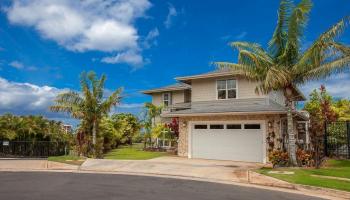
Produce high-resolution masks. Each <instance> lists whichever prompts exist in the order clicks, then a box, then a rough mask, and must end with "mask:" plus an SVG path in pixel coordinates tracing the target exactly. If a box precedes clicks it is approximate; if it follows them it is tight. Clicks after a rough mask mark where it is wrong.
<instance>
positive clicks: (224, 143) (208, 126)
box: [143, 70, 308, 163]
mask: <svg viewBox="0 0 350 200" xmlns="http://www.w3.org/2000/svg"><path fill="white" fill-rule="evenodd" d="M175 79H176V80H177V82H178V83H176V84H174V85H170V86H166V87H162V88H157V89H151V90H147V91H143V93H144V94H149V95H151V96H152V103H153V104H155V105H163V106H164V108H165V109H164V110H163V112H162V114H161V120H160V121H163V122H166V121H170V120H171V118H174V117H176V118H178V120H179V140H178V155H179V156H187V157H189V158H204V159H218V160H236V161H249V162H263V163H265V162H266V161H267V152H268V150H269V148H271V147H270V146H269V144H267V143H268V142H267V140H266V138H267V136H272V135H273V136H274V137H272V140H275V141H276V145H275V146H274V148H281V149H282V148H284V145H285V144H286V143H288V142H287V133H286V130H287V126H286V107H285V97H284V94H283V92H281V91H273V92H271V93H269V94H258V93H256V92H255V89H256V86H257V85H258V83H257V82H252V81H248V80H247V79H245V78H244V77H243V76H242V75H240V74H239V73H236V72H232V71H228V70H216V71H213V72H209V73H205V74H199V75H193V76H184V77H177V78H175ZM293 93H294V96H295V101H303V100H305V97H304V95H303V94H302V93H301V92H300V91H299V90H298V89H297V88H295V90H294V91H293ZM293 113H294V122H295V125H294V129H295V132H296V133H299V134H297V139H298V140H297V141H298V142H299V143H300V144H303V143H304V145H305V144H306V143H308V139H307V138H308V136H307V128H305V127H307V126H306V123H307V117H305V115H303V114H302V113H300V112H298V111H296V109H295V110H294V112H293ZM300 127H301V128H300ZM270 140H271V137H270Z"/></svg>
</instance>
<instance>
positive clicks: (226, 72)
mask: <svg viewBox="0 0 350 200" xmlns="http://www.w3.org/2000/svg"><path fill="white" fill-rule="evenodd" d="M239 74H242V73H241V72H239V71H232V70H231V69H229V68H225V69H216V70H213V71H210V72H206V73H203V74H197V75H191V76H180V77H176V78H175V79H176V80H178V81H182V82H186V81H190V80H194V79H201V78H212V77H213V78H214V77H218V76H226V75H227V76H230V75H239Z"/></svg>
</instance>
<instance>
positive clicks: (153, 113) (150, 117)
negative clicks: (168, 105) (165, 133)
mask: <svg viewBox="0 0 350 200" xmlns="http://www.w3.org/2000/svg"><path fill="white" fill-rule="evenodd" d="M145 109H146V119H145V121H144V127H145V129H146V130H147V136H148V140H149V142H150V143H152V136H151V130H152V127H155V126H156V118H157V117H158V116H160V114H161V113H162V109H163V106H156V105H154V104H152V103H145ZM145 147H146V140H145Z"/></svg>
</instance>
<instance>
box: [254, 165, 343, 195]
mask: <svg viewBox="0 0 350 200" xmlns="http://www.w3.org/2000/svg"><path fill="white" fill-rule="evenodd" d="M278 170H280V171H293V172H294V173H295V174H293V175H282V174H269V173H268V172H269V171H278ZM258 172H259V173H262V174H264V175H267V176H272V177H275V178H278V179H281V180H284V181H287V182H290V183H297V184H303V185H312V186H318V187H327V188H333V189H338V190H345V191H350V181H345V180H333V179H327V178H321V177H314V176H311V175H321V176H332V177H340V178H348V179H350V161H349V160H329V161H327V163H326V165H325V166H324V167H323V168H321V169H302V168H300V169H299V168H283V169H271V168H262V169H260V170H258Z"/></svg>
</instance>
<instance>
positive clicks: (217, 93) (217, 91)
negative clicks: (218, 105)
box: [216, 78, 238, 100]
mask: <svg viewBox="0 0 350 200" xmlns="http://www.w3.org/2000/svg"><path fill="white" fill-rule="evenodd" d="M229 80H234V81H235V82H236V87H235V88H230V89H228V88H227V81H229ZM218 81H225V83H226V88H225V89H218ZM219 90H225V91H226V94H225V95H226V96H225V99H219ZM229 90H236V97H235V98H228V91H229ZM228 99H238V80H237V79H235V78H229V79H217V80H216V100H228Z"/></svg>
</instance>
